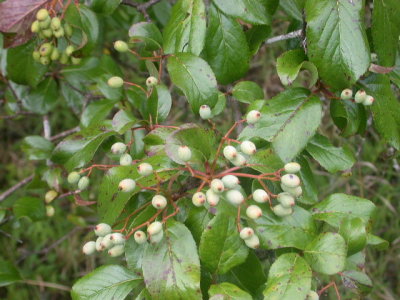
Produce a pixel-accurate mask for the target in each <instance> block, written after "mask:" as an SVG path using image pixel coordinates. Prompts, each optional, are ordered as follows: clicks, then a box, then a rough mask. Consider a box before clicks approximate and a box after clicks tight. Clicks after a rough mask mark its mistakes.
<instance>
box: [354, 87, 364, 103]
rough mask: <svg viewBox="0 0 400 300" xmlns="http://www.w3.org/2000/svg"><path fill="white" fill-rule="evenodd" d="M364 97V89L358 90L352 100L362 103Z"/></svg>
mask: <svg viewBox="0 0 400 300" xmlns="http://www.w3.org/2000/svg"><path fill="white" fill-rule="evenodd" d="M365 98H367V93H366V92H365V91H364V90H359V91H357V93H356V95H355V96H354V101H355V102H356V103H362V102H364V101H365Z"/></svg>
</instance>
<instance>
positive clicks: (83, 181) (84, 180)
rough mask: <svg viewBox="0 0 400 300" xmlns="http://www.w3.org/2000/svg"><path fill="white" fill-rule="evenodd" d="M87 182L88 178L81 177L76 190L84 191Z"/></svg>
mask: <svg viewBox="0 0 400 300" xmlns="http://www.w3.org/2000/svg"><path fill="white" fill-rule="evenodd" d="M89 182H90V181H89V177H87V176H83V177H82V178H81V179H79V181H78V189H80V190H81V191H83V190H85V189H86V188H87V187H88V186H89Z"/></svg>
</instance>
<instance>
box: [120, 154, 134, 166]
mask: <svg viewBox="0 0 400 300" xmlns="http://www.w3.org/2000/svg"><path fill="white" fill-rule="evenodd" d="M119 164H120V165H121V166H129V165H131V164H132V156H130V154H128V153H125V154H122V155H121V157H120V158H119Z"/></svg>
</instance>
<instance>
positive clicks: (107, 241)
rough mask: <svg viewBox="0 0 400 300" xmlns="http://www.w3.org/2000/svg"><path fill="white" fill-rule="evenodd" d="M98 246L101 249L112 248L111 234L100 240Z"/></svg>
mask: <svg viewBox="0 0 400 300" xmlns="http://www.w3.org/2000/svg"><path fill="white" fill-rule="evenodd" d="M100 246H101V248H102V249H109V248H111V247H112V246H113V241H112V240H111V233H109V234H107V235H105V236H104V237H103V239H102V240H101V243H100Z"/></svg>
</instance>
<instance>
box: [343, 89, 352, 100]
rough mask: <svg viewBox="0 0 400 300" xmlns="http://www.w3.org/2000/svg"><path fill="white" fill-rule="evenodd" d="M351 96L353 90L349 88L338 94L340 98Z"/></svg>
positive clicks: (349, 97)
mask: <svg viewBox="0 0 400 300" xmlns="http://www.w3.org/2000/svg"><path fill="white" fill-rule="evenodd" d="M351 97H353V91H352V90H350V89H344V90H343V91H342V93H341V94H340V98H341V99H342V100H350V99H351Z"/></svg>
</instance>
